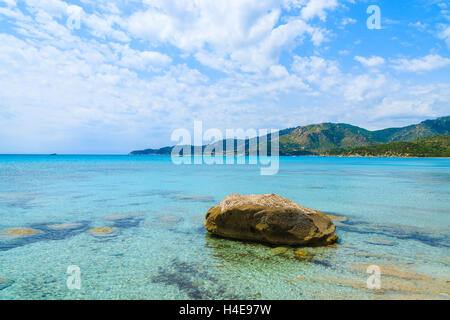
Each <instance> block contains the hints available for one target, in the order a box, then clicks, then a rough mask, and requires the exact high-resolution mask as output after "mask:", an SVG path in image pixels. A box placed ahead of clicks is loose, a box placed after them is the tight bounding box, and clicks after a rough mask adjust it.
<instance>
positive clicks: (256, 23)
mask: <svg viewBox="0 0 450 320" xmlns="http://www.w3.org/2000/svg"><path fill="white" fill-rule="evenodd" d="M302 5H303V1H302V2H298V1H283V2H279V1H274V0H230V1H224V2H220V3H217V2H216V5H214V6H212V5H211V2H210V1H209V0H198V1H195V2H192V1H177V2H168V1H156V2H149V3H148V8H147V10H145V11H139V12H135V13H134V14H132V15H131V17H130V18H129V19H128V21H127V29H128V30H129V32H130V33H131V34H132V35H133V36H135V37H138V38H141V39H146V40H148V41H150V43H155V42H163V43H170V44H171V45H174V46H176V47H177V48H179V49H181V50H183V51H185V52H189V53H193V54H194V56H195V57H196V58H197V59H198V60H199V61H200V62H201V63H205V65H207V66H209V67H215V68H219V69H220V70H223V71H225V72H229V71H230V67H233V68H234V69H236V68H238V69H241V70H243V71H248V72H257V71H265V70H267V69H268V68H270V66H272V65H274V64H277V63H278V59H279V54H280V51H281V50H283V49H286V48H288V49H289V48H295V47H296V46H297V45H299V44H300V43H302V41H303V40H304V38H305V36H308V37H309V38H310V40H311V41H312V42H313V44H314V45H316V46H319V45H320V44H321V43H322V42H323V41H325V40H326V33H327V31H326V30H324V29H323V28H319V27H314V26H312V25H310V24H308V23H307V22H305V19H311V18H313V17H315V16H319V17H320V18H321V19H324V18H325V16H326V14H325V10H328V9H330V10H331V9H333V8H334V7H335V6H336V1H322V0H320V1H319V3H316V1H310V2H308V3H307V4H306V5H305V6H303V9H302V14H301V16H300V17H296V16H293V17H290V19H289V20H288V21H283V20H281V19H280V16H281V9H282V7H284V8H294V7H295V8H297V7H300V6H302Z"/></svg>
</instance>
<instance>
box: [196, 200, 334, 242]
mask: <svg viewBox="0 0 450 320" xmlns="http://www.w3.org/2000/svg"><path fill="white" fill-rule="evenodd" d="M205 228H206V230H208V231H209V232H211V233H213V234H216V235H219V236H223V237H227V238H233V239H239V240H251V241H258V242H265V243H270V244H286V245H309V244H314V245H327V244H332V243H335V242H336V241H337V239H338V237H337V236H336V235H335V234H334V231H335V229H336V227H335V225H334V224H333V222H332V221H331V219H330V218H329V217H327V216H326V214H324V213H323V212H321V211H319V210H314V209H310V208H306V207H303V206H300V205H298V204H297V203H295V202H294V201H291V200H288V199H286V198H283V197H281V196H279V195H276V194H273V193H272V194H263V195H247V196H246V195H239V194H231V195H229V196H227V197H225V198H224V199H223V200H222V201H221V202H220V203H219V204H218V205H217V206H215V207H212V208H211V209H209V210H208V212H207V214H206V223H205Z"/></svg>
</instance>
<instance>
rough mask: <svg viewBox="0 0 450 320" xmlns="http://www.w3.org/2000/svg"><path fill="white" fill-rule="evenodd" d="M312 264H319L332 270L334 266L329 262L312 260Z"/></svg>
mask: <svg viewBox="0 0 450 320" xmlns="http://www.w3.org/2000/svg"><path fill="white" fill-rule="evenodd" d="M311 262H312V263H314V264H317V265H319V266H323V267H326V268H332V267H333V265H332V264H331V263H330V262H329V261H327V260H317V259H312V260H311Z"/></svg>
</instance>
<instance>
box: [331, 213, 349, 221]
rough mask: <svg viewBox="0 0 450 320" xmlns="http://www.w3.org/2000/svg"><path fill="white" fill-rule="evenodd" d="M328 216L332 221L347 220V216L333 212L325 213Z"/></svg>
mask: <svg viewBox="0 0 450 320" xmlns="http://www.w3.org/2000/svg"><path fill="white" fill-rule="evenodd" d="M327 216H328V218H330V219H331V220H334V221H339V222H344V221H347V220H348V219H347V217H343V216H335V215H334V214H327Z"/></svg>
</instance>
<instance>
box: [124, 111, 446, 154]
mask: <svg viewBox="0 0 450 320" xmlns="http://www.w3.org/2000/svg"><path fill="white" fill-rule="evenodd" d="M449 135H450V116H446V117H441V118H437V119H434V120H426V121H423V122H421V123H419V124H413V125H409V126H406V127H400V128H387V129H383V130H376V131H369V130H366V129H363V128H360V127H357V126H353V125H349V124H345V123H321V124H312V125H307V126H300V127H295V128H289V129H284V130H281V131H279V138H278V139H279V155H280V156H351V157H389V158H396V157H397V158H430V157H436V158H448V157H450V146H449V141H450V139H449ZM264 138H266V139H267V146H269V145H270V142H271V135H270V134H269V135H267V136H265V137H264ZM260 139H261V137H252V138H248V139H237V138H234V139H233V138H232V139H228V140H220V141H217V142H214V143H212V144H209V145H203V146H201V150H202V152H203V151H204V150H205V149H206V148H207V147H208V149H209V150H220V151H221V153H222V152H223V151H224V152H223V155H226V154H234V155H236V152H235V151H234V150H236V149H237V148H236V147H235V148H234V150H233V151H230V152H229V153H227V146H228V145H230V143H231V144H233V145H236V146H237V144H238V143H241V144H242V143H243V144H244V145H245V155H248V154H252V155H256V154H258V152H259V150H258V149H252V148H255V147H254V146H257V145H258V142H260ZM184 147H185V148H188V149H190V150H191V152H190V154H198V150H197V148H200V146H198V147H194V146H192V145H187V146H184ZM173 148H174V146H166V147H163V148H159V149H144V150H135V151H132V152H130V153H129V155H170V154H172V150H173ZM256 148H258V147H256ZM212 154H213V155H214V152H213V153H212ZM267 154H268V155H270V150H268V153H267Z"/></svg>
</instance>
